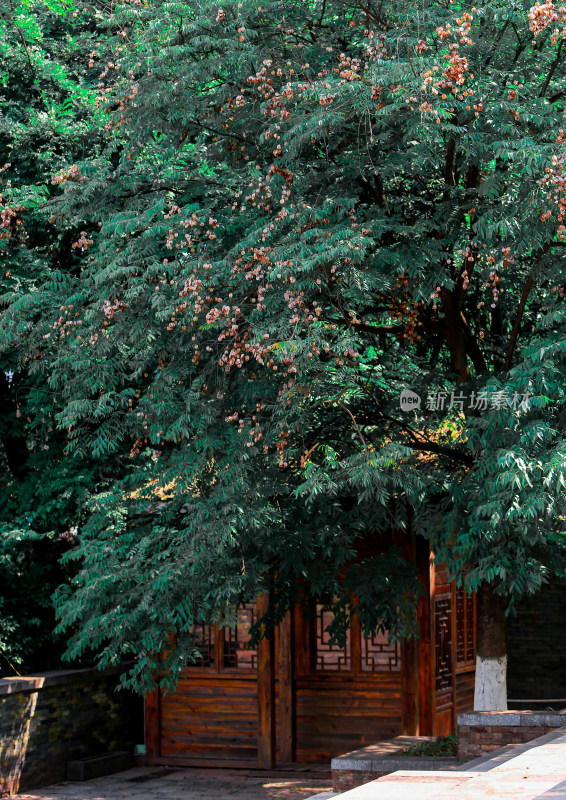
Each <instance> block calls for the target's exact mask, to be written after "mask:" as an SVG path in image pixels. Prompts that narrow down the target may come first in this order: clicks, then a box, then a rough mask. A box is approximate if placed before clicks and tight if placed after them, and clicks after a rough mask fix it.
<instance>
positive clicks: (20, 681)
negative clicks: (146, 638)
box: [0, 665, 126, 696]
mask: <svg viewBox="0 0 566 800" xmlns="http://www.w3.org/2000/svg"><path fill="white" fill-rule="evenodd" d="M125 666H126V665H122V666H118V667H108V668H107V669H105V670H99V669H97V668H96V667H85V668H84V669H57V670H52V671H51V672H41V673H39V674H38V675H29V676H25V677H23V678H17V677H14V678H12V677H10V678H0V696H1V695H7V694H17V693H19V692H35V691H37V690H38V689H47V688H49V687H50V686H61V685H64V684H72V683H76V682H78V681H84V680H85V678H86V679H88V678H89V677H91V676H92V678H93V679H96V678H104V677H106V676H111V675H119V674H120V673H122V672H123V671H124V669H125Z"/></svg>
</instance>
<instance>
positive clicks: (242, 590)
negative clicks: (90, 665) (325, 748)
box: [2, 0, 566, 689]
mask: <svg viewBox="0 0 566 800" xmlns="http://www.w3.org/2000/svg"><path fill="white" fill-rule="evenodd" d="M547 11H548V9H547ZM546 13H547V12H545V11H544V10H543V11H542V12H541V11H536V10H534V11H532V12H531V13H530V16H529V7H528V5H526V4H524V3H523V2H519V1H518V0H511V2H506V3H502V2H500V0H486V1H485V2H481V3H478V6H477V8H476V9H471V8H464V7H463V6H461V5H460V4H456V3H428V2H427V3H424V4H423V5H422V6H420V7H419V8H418V13H416V10H415V7H414V5H411V6H409V5H408V4H407V3H404V2H401V3H399V2H398V3H395V4H393V3H389V4H382V5H381V6H379V7H377V6H374V5H372V4H368V5H366V4H365V3H364V4H361V3H358V2H355V1H354V0H353V2H351V3H345V2H340V1H339V0H327V2H318V1H315V0H312V2H307V0H296V1H295V2H292V3H290V2H288V0H286V1H285V2H278V1H277V0H269V2H268V1H267V0H266V2H264V4H261V3H260V4H258V2H256V0H240V2H236V0H227V2H225V3H223V5H222V7H220V6H218V5H217V4H216V3H212V2H208V0H199V2H191V3H184V2H178V0H174V1H173V2H170V3H167V4H165V5H164V4H162V3H155V2H152V1H150V2H147V3H144V4H141V3H139V4H138V3H136V2H122V3H119V4H118V5H117V6H116V7H115V11H114V15H113V17H112V25H113V26H114V31H115V36H114V37H113V39H112V38H110V39H109V41H108V47H112V48H113V49H112V52H111V54H110V52H108V54H107V61H106V66H105V67H104V69H103V73H102V77H101V81H100V85H99V100H98V101H97V103H98V106H97V108H98V109H100V110H102V111H103V112H104V120H105V123H104V126H103V134H102V123H97V124H98V125H99V126H100V131H101V133H100V135H101V136H102V135H103V137H104V139H103V146H101V147H99V148H97V147H96V146H93V145H92V144H91V145H89V147H88V148H86V149H83V152H80V151H79V150H76V151H75V152H74V153H73V154H72V155H71V154H69V156H68V159H67V161H66V163H65V164H63V163H62V164H61V165H57V167H56V169H55V171H56V172H57V175H56V177H55V179H54V180H55V184H54V185H56V186H57V187H59V188H58V189H53V188H52V185H51V184H50V188H49V192H50V196H49V200H48V202H47V203H46V205H45V208H44V209H40V208H37V210H36V212H34V215H33V218H34V220H36V222H35V224H37V225H40V224H45V219H46V218H47V217H49V218H50V219H52V220H53V221H54V228H55V230H57V231H59V232H60V236H61V243H62V246H61V250H60V252H63V251H64V247H63V245H64V246H65V247H66V248H67V261H65V262H64V263H63V264H56V263H55V264H49V265H48V267H47V270H46V271H42V270H44V268H45V266H46V265H45V262H44V261H41V263H40V264H39V265H37V264H34V266H33V268H32V269H31V270H27V267H26V259H28V260H29V259H33V258H35V255H34V254H35V253H36V250H35V249H34V247H27V249H26V248H25V247H24V250H25V256H23V257H22V260H21V263H18V267H17V276H18V277H17V279H16V281H15V284H16V285H13V284H11V285H10V288H9V290H8V291H7V292H6V293H5V295H4V302H5V312H4V330H3V334H2V336H3V342H4V343H5V345H4V346H5V347H7V348H13V349H15V350H17V353H18V357H19V363H20V364H25V365H26V369H27V370H28V373H29V375H30V378H31V379H33V380H38V381H45V384H46V385H47V386H48V388H49V392H50V393H51V395H52V397H53V409H54V418H55V420H56V422H57V426H58V429H59V430H60V431H61V432H65V434H66V437H67V441H68V453H69V456H68V458H71V459H87V460H89V459H93V460H95V461H96V462H99V463H101V464H104V465H105V468H106V472H107V475H110V474H111V475H112V480H110V481H108V482H107V483H106V484H104V486H103V487H102V486H101V487H100V488H99V490H98V491H95V492H93V497H92V499H91V502H90V506H89V513H88V515H87V516H86V518H85V524H84V527H83V528H82V529H81V532H80V536H79V541H78V544H77V547H76V548H75V549H74V550H73V551H72V553H71V554H70V556H69V559H70V562H69V563H76V565H77V566H78V568H79V571H78V574H77V577H76V579H75V581H74V583H73V586H72V587H67V588H65V589H62V590H61V592H60V594H59V599H58V611H59V615H60V621H61V628H62V629H65V628H68V627H69V626H76V633H75V635H73V637H72V638H71V643H70V646H69V654H70V655H71V656H76V655H79V656H80V655H81V654H83V653H84V652H85V650H86V649H88V648H89V647H94V648H95V649H96V650H97V652H98V653H99V658H100V663H101V664H108V663H115V662H116V661H118V660H119V659H120V658H122V657H123V656H124V655H126V654H128V655H131V654H134V655H136V657H137V661H136V667H135V668H134V669H133V671H132V673H131V675H130V678H131V681H132V682H133V684H134V685H136V686H137V687H138V688H141V689H147V688H149V687H150V686H152V685H153V682H154V680H155V677H156V675H157V674H158V673H160V674H163V675H165V677H164V678H163V680H164V681H165V682H168V683H171V682H174V680H175V675H176V673H177V671H178V669H179V668H180V665H181V664H182V663H183V660H184V658H185V657H186V656H187V655H190V653H191V648H192V644H191V637H190V628H191V625H192V624H193V623H194V622H195V621H211V620H218V621H221V622H222V621H224V620H226V619H228V620H229V619H230V615H231V614H233V611H232V609H233V608H234V607H235V605H236V604H237V603H238V602H240V601H243V600H247V599H249V598H252V597H254V596H255V594H256V593H257V591H258V590H262V589H263V590H270V591H271V592H272V596H273V601H274V602H273V604H272V609H271V612H270V613H271V615H272V620H273V621H276V620H277V619H279V618H280V616H281V614H282V613H283V612H284V610H285V608H286V607H287V606H288V604H289V602H291V601H294V600H297V599H300V595H301V587H308V590H309V591H310V592H311V593H312V594H314V595H315V596H317V597H320V598H324V599H325V600H327V601H328V602H330V603H333V604H334V609H335V611H336V617H335V619H336V626H335V629H334V630H333V633H334V634H335V636H336V637H337V638H340V637H341V636H343V630H344V624H345V623H346V622H347V619H348V615H349V614H350V613H351V607H350V603H351V596H352V591H355V593H356V594H357V596H358V597H359V605H358V609H357V611H358V613H359V615H360V619H361V622H362V624H363V626H364V629H365V630H366V631H367V632H369V631H372V630H375V629H376V628H377V627H379V626H382V627H387V628H388V630H389V631H390V634H391V635H392V636H393V637H405V636H407V635H410V633H411V632H412V630H413V628H414V607H415V600H416V597H417V595H418V591H419V584H418V581H417V578H416V571H415V569H414V567H413V566H412V565H411V564H410V563H409V562H408V561H407V559H406V558H404V557H403V550H396V549H395V548H391V547H390V546H389V545H390V530H391V528H394V529H396V530H398V531H404V532H405V533H406V534H407V535H406V536H405V540H406V541H408V540H409V536H408V530H409V527H410V526H411V525H412V527H413V528H414V530H415V531H416V533H417V535H423V536H427V537H429V538H430V539H431V540H432V542H433V546H434V549H435V551H436V552H437V554H438V555H439V556H440V557H442V558H445V559H446V560H447V561H448V563H449V564H450V567H451V569H452V571H453V573H454V574H455V575H457V576H458V578H459V579H460V580H462V581H464V582H465V584H466V586H467V587H468V588H475V587H477V586H478V585H479V584H480V583H481V582H482V581H486V580H487V581H488V582H490V583H492V584H493V586H494V587H495V590H496V591H498V592H501V593H504V594H506V595H508V596H509V597H510V599H511V602H513V601H514V599H515V598H516V597H518V596H520V595H521V594H524V593H528V592H532V591H535V590H536V589H537V588H539V587H540V585H541V583H542V582H544V581H545V580H547V578H548V577H549V576H550V575H551V574H553V573H555V572H561V571H563V570H564V563H565V562H564V556H565V553H566V550H565V540H564V525H563V521H564V519H565V518H566V513H565V512H566V508H565V503H564V497H565V494H564V491H563V489H564V486H563V481H564V478H563V475H564V464H563V462H564V455H565V454H564V444H563V415H562V408H563V402H564V389H563V387H564V366H563V357H562V353H563V350H564V346H565V345H564V342H565V341H566V339H565V338H564V311H563V305H564V298H563V293H564V285H565V277H566V276H565V274H564V271H565V262H564V256H563V253H564V226H563V211H564V208H565V207H566V206H565V204H564V195H563V185H564V179H563V163H564V155H563V142H562V139H563V135H562V131H561V125H562V124H563V120H564V107H563V99H564V93H563V90H562V89H560V87H561V85H562V83H563V81H564V77H565V75H564V62H563V60H564V55H563V51H562V41H563V39H562V33H561V31H560V30H559V31H558V33H557V34H556V35H554V34H552V31H551V28H550V27H548V23H549V21H550V18H547V17H545V16H544V14H546ZM547 16H548V15H547ZM560 24H562V23H560ZM29 36H30V42H31V41H32V40H33V42H35V41H37V40H36V39H35V38H33V37H34V36H35V34H33V32H31V33H30V34H29ZM87 94H88V93H87ZM87 94H85V95H84V97H83V96H82V95H81V97H83V99H82V100H81V102H83V103H84V104H85V105H86V104H87V103H89V102H90V100H89V99H88V98H89V97H90V95H88V96H87ZM77 102H78V101H77ZM57 108H58V109H59V112H58V113H59V114H60V115H61V117H62V119H63V120H67V119H68V120H69V124H71V122H72V123H73V124H74V120H75V112H74V111H73V113H72V114H69V115H68V116H65V114H66V112H65V111H64V110H63V109H65V108H68V106H64V105H63V104H61V105H58V106H57ZM73 108H74V107H73ZM89 108H90V106H89ZM95 112H96V113H95ZM95 112H92V113H94V114H95V117H96V119H97V120H98V116H96V115H97V114H98V111H96V109H95ZM63 124H67V122H61V125H63ZM42 193H45V188H44V187H39V188H38V189H37V193H36V195H37V196H43V194H42ZM71 232H72V235H71ZM67 234H68V236H67ZM52 235H54V234H52ZM70 253H72V254H73V256H72V257H71V255H69V254H70ZM28 272H29V273H30V274H31V275H33V281H31V280H30V279H26V276H27V274H28ZM15 274H16V273H15ZM406 388H410V389H412V390H414V391H415V392H417V393H418V394H419V395H420V396H421V398H423V404H422V405H421V406H420V407H419V408H417V409H415V410H413V411H410V412H406V411H402V410H400V408H399V395H400V393H401V391H402V390H403V389H406ZM463 389H465V392H466V394H467V396H468V398H469V397H470V396H471V393H472V392H474V393H475V395H474V396H478V395H479V393H480V392H481V393H484V395H485V396H486V397H487V398H488V399H490V400H493V402H490V403H489V404H488V407H487V408H486V409H485V410H479V411H478V410H477V408H474V407H473V404H470V401H469V399H468V400H467V401H465V402H464V403H463V405H462V407H461V408H460V407H459V406H458V405H457V404H453V405H452V407H451V408H450V409H446V410H445V411H444V412H442V413H439V412H435V411H432V410H429V409H427V408H425V404H424V399H425V398H426V397H427V395H429V394H431V393H432V394H433V393H436V392H439V391H445V392H447V395H448V397H450V395H451V392H453V391H454V392H455V393H456V394H457V393H458V392H460V391H461V390H463ZM498 392H499V393H500V392H504V393H507V396H508V397H509V398H511V399H512V398H513V397H514V396H519V395H520V396H521V397H524V396H525V395H528V396H529V398H530V399H529V401H528V402H526V403H524V404H523V405H521V404H518V403H515V406H514V407H513V406H510V405H508V404H506V403H505V402H503V404H501V403H500V402H499V403H496V402H495V400H496V399H497V398H501V394H497V393H498ZM498 405H499V406H501V407H498ZM364 540H365V541H366V542H367V541H369V542H370V543H371V544H372V546H373V547H374V551H377V552H379V551H383V554H382V555H380V556H375V557H372V558H365V560H364V557H363V555H362V560H361V563H356V554H357V553H358V552H361V542H362V541H364ZM172 635H174V636H175V638H176V642H177V649H174V648H172V647H171V637H172Z"/></svg>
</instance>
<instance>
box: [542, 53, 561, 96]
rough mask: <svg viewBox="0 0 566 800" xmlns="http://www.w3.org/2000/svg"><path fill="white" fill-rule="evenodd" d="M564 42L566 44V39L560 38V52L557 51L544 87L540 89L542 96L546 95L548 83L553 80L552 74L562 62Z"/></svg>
mask: <svg viewBox="0 0 566 800" xmlns="http://www.w3.org/2000/svg"><path fill="white" fill-rule="evenodd" d="M563 44H564V39H561V40H560V44H559V45H558V52H557V53H556V58H555V59H554V61H553V62H552V65H551V67H550V70H549V72H548V75H547V76H546V80H545V82H544V83H543V85H542V89H541V90H540V97H544V95H545V93H546V90H547V89H548V84H549V83H550V81H551V80H552V76H553V75H554V72H555V70H556V67H557V66H558V64H559V62H560V51H561V50H562V45H563Z"/></svg>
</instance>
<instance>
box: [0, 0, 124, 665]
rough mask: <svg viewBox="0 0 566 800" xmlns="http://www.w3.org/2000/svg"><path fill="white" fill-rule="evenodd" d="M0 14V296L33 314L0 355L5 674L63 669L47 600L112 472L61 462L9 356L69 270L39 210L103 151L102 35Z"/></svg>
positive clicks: (90, 14)
mask: <svg viewBox="0 0 566 800" xmlns="http://www.w3.org/2000/svg"><path fill="white" fill-rule="evenodd" d="M0 14H1V15H2V19H3V24H2V25H1V26H0V64H1V65H2V67H1V76H0V101H1V104H2V115H0V167H1V168H2V169H1V173H0V211H1V212H2V222H3V225H2V227H1V228H0V234H1V235H0V287H1V293H2V296H3V298H4V303H8V304H9V303H11V302H14V303H15V306H16V307H17V304H18V298H19V297H22V296H24V295H33V296H34V297H35V303H36V308H34V309H33V310H32V309H31V308H30V313H29V316H27V317H24V316H23V315H21V316H20V317H19V319H18V323H17V325H16V326H15V328H14V330H13V331H12V332H11V334H13V336H12V335H10V336H3V337H2V343H1V345H2V346H1V347H0V408H1V416H0V630H1V638H0V650H1V658H0V660H1V661H2V670H3V671H5V672H8V673H9V672H12V670H13V669H18V670H20V671H21V670H41V669H50V668H55V667H57V666H60V665H61V655H62V653H63V651H64V649H65V642H64V637H63V636H62V635H54V633H53V630H54V627H55V623H56V620H55V612H54V608H53V603H52V594H53V592H54V591H55V589H56V588H57V587H58V586H59V585H60V584H61V583H62V582H63V581H68V580H70V577H71V573H70V571H69V569H68V568H64V567H62V566H61V565H60V564H59V559H60V557H61V556H62V554H63V553H64V552H65V550H68V549H69V547H70V544H71V542H72V541H73V540H74V538H75V535H76V531H77V530H78V528H79V527H80V525H81V524H82V521H83V518H84V514H85V507H86V502H87V499H88V497H89V496H90V495H91V494H92V493H93V491H94V490H95V488H96V489H97V490H98V489H99V488H100V486H101V485H102V486H103V485H104V476H105V472H106V470H107V469H112V465H106V466H101V465H99V464H98V465H97V464H95V463H93V461H92V459H91V460H88V459H82V460H81V459H69V458H68V457H67V456H66V455H65V446H66V437H65V435H64V434H63V433H60V432H58V431H56V430H55V427H56V425H55V414H56V413H57V411H58V410H60V405H58V401H57V398H56V397H55V396H54V394H53V392H52V391H51V390H50V389H49V386H48V384H47V380H46V376H45V375H42V374H40V373H38V372H36V374H35V375H32V374H31V371H30V369H29V363H28V361H27V360H26V359H25V358H24V359H21V358H20V354H19V353H18V351H17V347H18V341H22V340H25V338H26V337H27V336H28V331H29V330H30V329H31V330H33V326H34V324H35V319H36V317H37V314H38V313H41V307H42V300H41V295H40V292H41V288H42V287H43V286H44V285H45V283H46V282H48V281H50V280H51V279H52V277H53V275H54V272H55V270H59V269H61V270H63V271H72V270H73V269H76V268H77V260H76V259H73V255H74V251H71V250H70V243H71V242H72V241H73V238H72V237H73V236H74V231H73V229H72V228H70V227H69V226H65V225H63V226H59V228H55V227H54V225H53V224H52V223H50V222H49V218H48V214H47V213H46V207H47V204H48V203H49V199H50V197H51V196H53V195H54V193H55V192H56V189H55V186H53V185H52V184H51V179H52V176H53V175H54V174H55V173H56V172H57V171H58V170H60V169H61V168H62V167H64V166H66V165H67V164H68V162H69V160H70V159H71V160H72V159H74V158H75V157H77V156H78V155H85V154H87V153H88V154H89V155H91V156H92V155H93V154H94V153H95V152H96V150H97V148H98V147H99V145H100V143H101V136H100V130H101V121H102V113H101V112H96V109H95V104H96V100H95V85H94V81H93V76H92V70H90V71H89V69H88V60H89V55H88V53H89V51H90V50H92V48H93V47H95V48H96V49H97V50H98V51H100V52H102V51H103V50H104V29H105V28H106V27H107V26H105V25H103V24H101V23H102V16H101V13H100V12H99V11H97V9H96V8H95V7H93V6H91V5H90V4H89V5H88V8H87V6H86V5H84V4H83V5H82V6H81V9H80V10H78V9H76V8H75V7H74V6H72V5H70V4H63V3H59V2H53V1H52V0H50V1H49V2H26V3H23V4H21V5H19V6H16V7H14V6H13V5H12V6H11V7H10V6H5V7H4V9H3V10H2V11H1V12H0ZM4 333H6V331H4Z"/></svg>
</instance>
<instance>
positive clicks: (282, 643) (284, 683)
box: [278, 611, 295, 764]
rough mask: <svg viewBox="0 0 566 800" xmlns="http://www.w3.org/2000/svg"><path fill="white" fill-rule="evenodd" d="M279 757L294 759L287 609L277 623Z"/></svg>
mask: <svg viewBox="0 0 566 800" xmlns="http://www.w3.org/2000/svg"><path fill="white" fill-rule="evenodd" d="M278 668H279V673H278V677H279V759H280V761H282V762H283V763H284V764H288V763H291V762H292V761H294V760H295V720H294V712H295V703H294V699H295V698H294V691H293V619H292V614H291V611H288V612H287V613H286V614H285V616H284V617H283V619H282V621H281V624H280V625H279V664H278Z"/></svg>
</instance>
